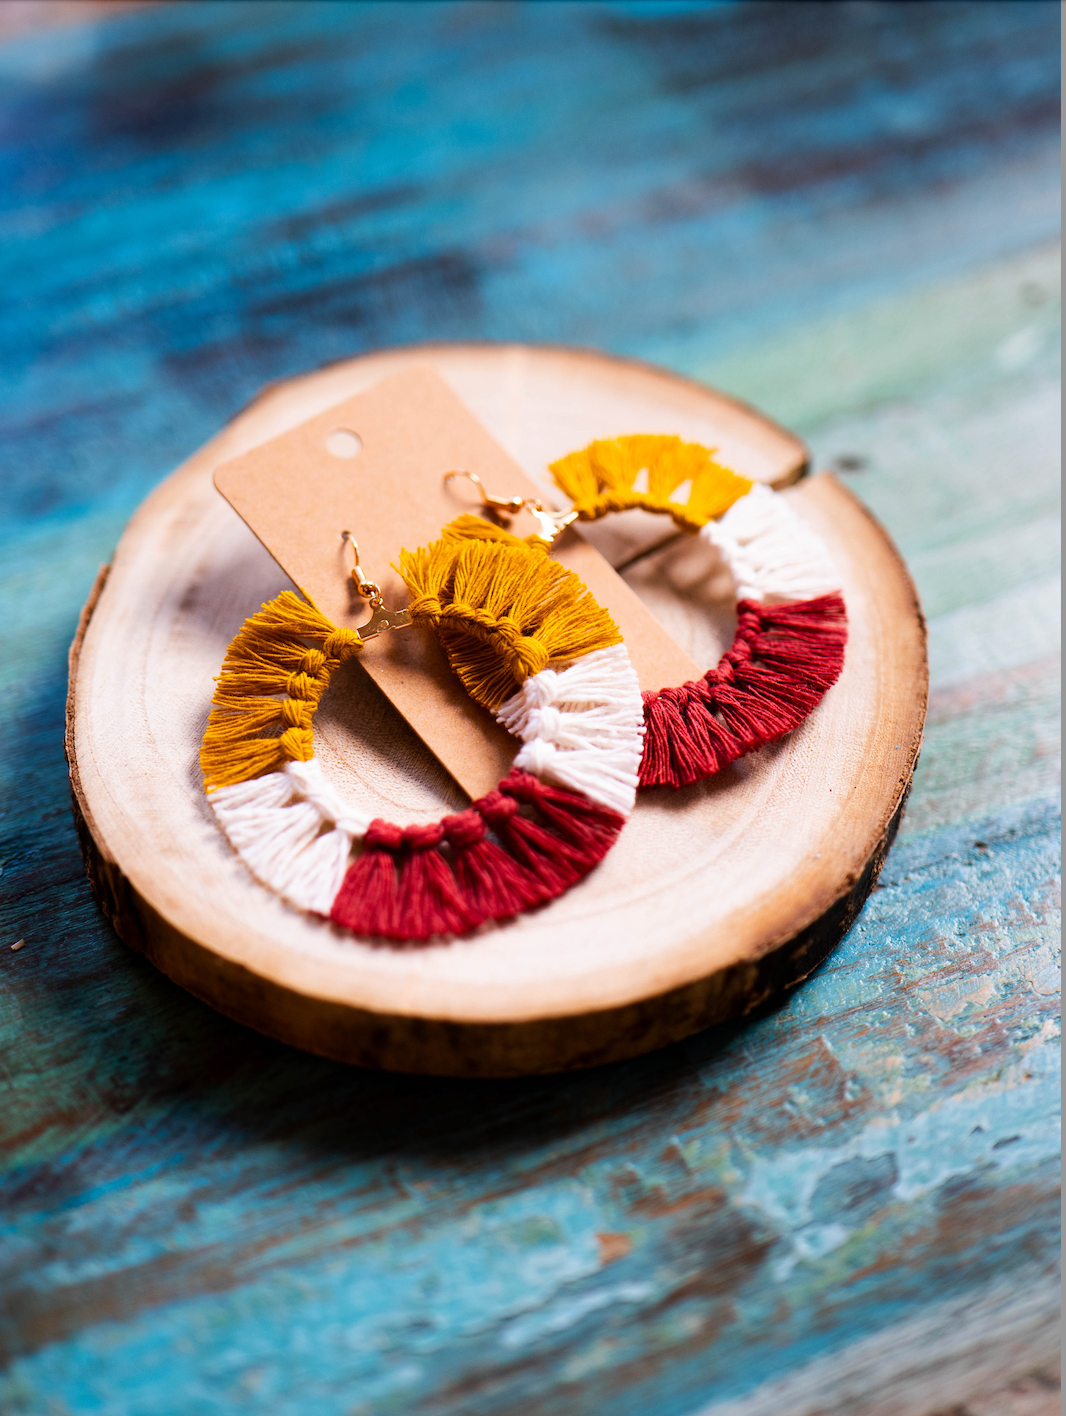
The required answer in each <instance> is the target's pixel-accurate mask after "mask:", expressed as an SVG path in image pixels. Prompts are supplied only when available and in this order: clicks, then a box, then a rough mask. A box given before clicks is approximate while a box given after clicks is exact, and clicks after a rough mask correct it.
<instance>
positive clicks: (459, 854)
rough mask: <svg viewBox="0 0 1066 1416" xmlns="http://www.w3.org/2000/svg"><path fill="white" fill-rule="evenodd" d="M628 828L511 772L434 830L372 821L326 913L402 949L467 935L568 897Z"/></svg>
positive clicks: (583, 801) (612, 814) (592, 806)
mask: <svg viewBox="0 0 1066 1416" xmlns="http://www.w3.org/2000/svg"><path fill="white" fill-rule="evenodd" d="M522 806H525V807H527V808H529V809H531V810H532V812H533V814H534V816H533V818H531V817H530V816H525V815H522V813H521V811H520V808H521V807H522ZM535 818H539V820H537V819H535ZM624 825H625V817H623V816H620V815H619V814H618V812H616V811H611V810H610V809H609V808H608V807H605V806H598V805H597V804H596V803H595V802H591V801H589V800H587V798H585V797H583V796H578V795H577V794H576V793H575V792H567V791H563V790H562V789H561V788H559V787H550V786H548V785H546V784H545V783H544V782H541V781H539V780H538V779H537V778H536V777H533V776H531V775H530V774H529V773H528V772H519V771H513V772H511V773H510V775H509V776H507V777H506V778H504V780H503V781H502V782H501V783H500V785H499V786H498V787H497V788H496V790H495V791H493V792H489V794H488V796H485V797H482V798H481V800H480V801H476V802H474V804H473V806H471V807H470V808H469V810H467V811H462V812H460V813H459V814H458V815H456V816H446V817H445V818H444V819H443V821H438V822H436V823H434V824H433V825H431V826H408V827H406V828H404V827H400V826H393V825H390V824H389V822H387V821H372V822H371V823H370V825H369V827H368V828H367V832H366V836H365V837H364V839H363V853H362V855H361V856H360V857H359V859H358V860H357V861H354V862H353V864H352V865H350V866H349V867H348V871H347V873H346V875H345V877H344V883H343V884H342V885H341V888H340V890H339V891H338V892H337V898H336V899H335V900H334V901H333V908H332V910H331V911H330V916H329V917H330V919H331V920H332V921H333V923H334V924H340V925H343V926H344V927H345V928H346V929H350V930H352V931H353V933H355V934H361V935H363V936H365V937H367V938H371V939H391V940H394V941H397V942H401V943H414V942H420V941H424V940H426V939H432V938H433V937H434V936H435V935H441V934H453V935H454V934H466V933H468V932H469V931H470V930H471V929H476V928H477V926H478V925H479V924H484V923H485V922H486V921H487V920H490V919H494V920H500V919H510V918H512V916H514V915H516V914H520V913H521V912H522V911H523V910H528V909H530V908H531V907H532V906H534V905H540V904H544V903H545V902H546V901H548V900H554V899H555V898H556V896H558V895H562V894H563V893H564V892H565V891H567V890H569V889H570V887H571V886H572V885H575V884H576V883H577V882H578V881H579V880H583V879H584V878H585V876H586V875H587V874H588V873H589V871H590V870H592V868H593V867H594V866H596V865H598V864H599V862H600V861H601V860H602V859H603V857H604V856H605V855H606V854H607V852H608V851H609V850H610V848H611V847H612V846H613V845H614V842H615V840H616V839H617V837H618V833H619V831H621V829H622V827H623V826H624ZM490 830H491V831H492V833H493V835H494V836H495V837H496V840H492V839H491V838H490V836H489V834H488V833H489V831H490ZM497 842H499V844H497ZM445 847H446V848H447V849H445Z"/></svg>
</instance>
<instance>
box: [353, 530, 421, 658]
mask: <svg viewBox="0 0 1066 1416" xmlns="http://www.w3.org/2000/svg"><path fill="white" fill-rule="evenodd" d="M341 541H342V543H343V542H345V541H347V543H348V544H349V545H350V546H351V548H352V554H353V555H354V557H355V564H354V565H353V566H352V569H351V576H352V579H353V580H354V581H355V586H356V589H357V590H358V591H359V593H360V595H362V597H363V599H364V600H368V601H369V602H370V610H371V614H370V618H369V619H368V620H367V622H366V623H365V624H361V625H357V626H356V628H357V631H358V634H359V637H360V639H364V640H365V639H373V638H374V637H375V635H378V634H380V633H381V631H382V630H383V629H405V628H406V627H407V626H408V625H409V624H410V623H411V612H410V610H387V609H386V608H385V601H384V600H383V599H382V596H381V586H380V585H378V584H376V582H375V581H373V580H371V579H369V577H368V576H367V575H366V573H365V572H364V570H363V568H362V566H361V565H360V564H359V542H358V541H357V540H356V539H355V537H354V536H353V535H352V533H351V532H350V531H342V532H341Z"/></svg>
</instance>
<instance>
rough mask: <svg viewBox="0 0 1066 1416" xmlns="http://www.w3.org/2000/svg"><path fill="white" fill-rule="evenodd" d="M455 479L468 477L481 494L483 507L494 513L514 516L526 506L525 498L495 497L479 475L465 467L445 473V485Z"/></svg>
mask: <svg viewBox="0 0 1066 1416" xmlns="http://www.w3.org/2000/svg"><path fill="white" fill-rule="evenodd" d="M453 477H468V478H469V479H470V481H471V482H473V484H474V486H475V487H477V489H478V491H479V492H480V493H481V501H482V505H483V506H488V507H491V508H492V510H493V511H506V512H510V514H511V515H512V516H513V515H514V514H515V512H518V511H521V510H522V508H523V507H524V506H525V504H526V502H525V498H524V497H494V496H493V495H492V493H491V492H487V491H486V490H485V483H484V482H483V481H482V480H481V478H480V477H479V476H478V475H477V473H476V472H468V471H467V470H466V468H465V467H464V468H461V469H460V470H458V471H455V472H445V474H444V482H445V485H447V483H449V482H450V481H451V480H452V478H453Z"/></svg>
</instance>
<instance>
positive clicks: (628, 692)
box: [200, 517, 644, 942]
mask: <svg viewBox="0 0 1066 1416" xmlns="http://www.w3.org/2000/svg"><path fill="white" fill-rule="evenodd" d="M478 520H479V518H477V517H461V518H459V521H458V522H455V523H452V524H451V525H450V526H448V527H446V528H445V529H444V532H443V534H442V536H441V539H440V540H439V541H437V542H435V543H434V544H433V545H431V546H429V547H428V548H425V549H422V550H418V551H414V552H409V551H404V552H402V554H401V557H400V565H399V567H398V570H399V572H400V574H401V576H402V577H403V579H404V581H405V583H406V585H407V588H408V590H409V592H410V594H411V603H410V605H409V607H408V608H407V609H406V610H400V611H391V610H387V609H386V608H385V607H384V604H383V603H382V598H381V592H380V590H379V588H378V586H377V585H375V584H373V583H372V582H370V581H369V580H368V579H367V578H366V576H365V575H364V574H363V572H362V571H361V569H360V567H359V551H358V547H357V546H356V544H355V541H354V540H353V539H352V537H351V534H350V533H349V532H344V533H342V534H343V535H344V537H345V538H346V539H347V540H348V541H349V542H350V544H351V545H352V547H353V549H354V551H355V566H354V568H353V570H352V576H353V578H354V579H355V581H356V583H357V585H358V587H359V591H360V593H361V594H362V595H363V596H364V597H365V598H366V599H367V600H368V601H369V603H370V607H371V610H372V614H371V618H370V619H369V620H368V621H367V622H366V624H364V625H362V626H360V628H359V629H357V630H355V629H344V628H339V627H338V626H337V625H335V624H333V623H332V622H331V621H330V620H329V619H327V618H326V616H325V615H323V614H321V613H320V612H319V611H318V610H317V609H316V608H315V606H314V605H313V604H310V603H309V602H308V601H307V600H306V599H303V598H301V597H300V596H299V595H296V594H294V593H293V592H292V591H284V592H283V593H282V594H280V595H278V596H277V597H276V598H275V599H273V600H271V601H270V602H269V603H267V604H265V605H263V607H262V608H261V609H260V610H259V611H258V613H256V614H254V615H252V616H251V618H249V619H248V620H246V621H245V622H244V624H243V625H242V627H241V629H240V630H239V631H238V633H237V635H236V637H235V638H234V640H233V642H232V643H231V644H230V646H229V649H228V651H227V653H226V658H225V660H224V662H223V665H222V672H221V674H220V676H219V678H218V680H217V684H218V687H217V689H216V692H215V695H214V698H213V699H212V708H211V713H210V717H209V720H208V724H207V729H206V731H205V733H204V738H203V744H202V748H201V753H200V765H201V769H202V771H203V776H204V785H205V788H206V791H207V793H208V800H209V802H210V804H211V807H212V809H213V811H214V814H215V818H216V820H217V821H218V824H219V825H220V827H221V828H222V830H223V832H224V833H225V835H226V836H227V838H228V839H229V841H230V843H231V845H232V846H233V847H234V849H235V850H236V852H237V854H238V855H239V856H240V857H241V859H242V860H243V861H244V863H245V865H246V866H247V867H248V869H249V870H250V871H251V872H252V874H253V875H255V876H256V878H257V879H259V880H260V881H261V882H262V883H263V884H265V885H267V886H268V887H269V888H270V889H272V890H274V891H276V892H277V893H278V894H279V895H281V896H282V897H283V898H284V899H286V900H287V901H289V903H291V904H293V905H296V906H298V907H299V908H301V909H304V910H307V911H310V912H312V913H314V914H318V915H322V916H325V917H327V918H329V919H330V920H332V921H333V923H334V924H337V925H340V926H342V927H344V928H347V929H349V930H351V931H353V932H354V933H355V934H358V935H362V936H366V937H369V938H381V939H389V940H394V941H399V942H413V941H424V940H426V939H430V938H432V937H434V936H439V935H455V934H464V933H466V932H468V931H469V930H472V929H475V928H476V927H477V926H478V925H480V924H483V923H485V922H486V921H488V920H504V919H509V918H511V917H512V916H514V915H517V914H519V913H521V912H522V911H524V910H527V909H530V908H532V907H534V906H536V905H540V904H543V903H545V902H546V901H548V900H552V899H555V898H556V897H557V896H559V895H561V894H563V893H564V892H565V891H566V890H568V889H569V888H570V887H571V886H572V885H575V884H577V882H578V881H580V880H582V879H583V878H584V877H585V876H586V875H587V874H588V873H589V871H590V870H592V869H593V867H594V866H595V865H596V864H597V863H598V862H599V861H600V860H602V859H603V857H604V856H605V855H606V854H607V851H608V850H609V849H610V848H611V846H612V845H613V844H614V841H615V840H616V838H617V836H618V833H619V831H620V830H621V829H622V826H623V825H624V823H625V820H626V817H627V816H628V815H629V813H630V812H631V811H632V809H633V803H634V798H635V794H636V788H637V782H638V770H639V765H640V758H641V748H642V740H643V733H644V725H643V711H642V704H641V695H640V688H639V686H638V683H637V678H636V674H635V673H634V671H633V668H632V666H631V665H630V662H629V656H628V654H627V653H626V650H625V647H624V645H623V644H622V642H621V636H620V634H619V632H618V629H617V627H616V625H615V624H614V622H613V620H612V619H611V617H610V615H609V614H608V613H607V611H606V610H604V609H603V608H602V607H601V606H600V605H598V604H597V603H596V601H595V600H594V599H593V597H592V595H591V594H590V593H589V592H588V590H587V589H586V587H585V586H584V585H583V584H582V582H581V581H580V580H579V579H578V577H577V576H576V575H575V574H574V573H573V572H572V571H569V570H566V569H565V568H564V567H563V566H561V565H559V564H558V563H557V562H555V561H552V560H551V559H549V557H548V556H547V555H546V554H545V551H546V549H547V547H546V544H545V543H543V542H538V544H537V545H536V546H534V545H531V544H529V543H527V542H524V541H521V540H519V539H518V538H517V537H514V536H509V535H508V534H507V533H500V534H499V535H495V536H494V535H491V534H490V535H489V536H488V537H487V538H471V536H470V535H469V527H467V526H466V525H465V524H464V523H467V522H476V521H478ZM482 524H485V525H487V523H482ZM494 529H495V528H490V532H491V530H494ZM533 539H534V540H536V538H533ZM412 623H413V624H423V625H427V626H430V627H431V628H433V629H434V630H435V631H436V633H437V634H438V635H439V636H440V639H441V642H442V643H443V645H444V647H445V649H446V652H447V654H448V657H449V660H450V661H451V663H452V665H453V666H454V668H455V669H456V671H457V673H458V674H459V677H460V678H461V680H462V681H463V683H464V685H465V686H466V688H467V690H468V691H469V692H470V694H471V695H472V697H474V698H475V699H476V701H477V702H478V703H480V704H482V705H483V706H484V707H486V708H489V709H490V710H492V711H493V712H495V714H496V716H497V720H498V721H499V722H500V723H502V724H503V725H504V726H505V727H506V728H507V729H508V730H509V731H510V732H511V733H513V734H514V735H515V737H517V738H519V739H520V740H521V743H522V747H521V749H520V751H519V753H518V756H517V757H516V758H515V762H514V765H513V767H512V770H511V772H510V773H509V775H508V776H507V777H506V778H505V779H504V780H503V781H502V782H501V783H500V784H499V786H498V787H497V788H496V790H495V791H492V792H490V793H489V794H488V796H485V797H482V798H481V799H480V800H479V801H475V802H474V803H473V804H472V806H471V807H470V808H469V809H468V810H466V811H462V812H458V813H456V814H453V815H449V816H445V817H444V818H443V819H442V820H441V821H439V822H434V823H432V824H430V825H416V826H407V827H401V826H396V825H393V824H391V823H389V822H386V821H382V820H380V819H376V818H375V819H371V815H370V813H369V812H367V811H365V810H362V809H360V808H359V807H358V806H357V805H353V804H350V803H348V802H346V801H344V800H342V798H341V797H340V795H339V794H338V793H337V791H336V790H335V789H334V788H333V786H332V785H331V784H330V783H329V782H328V781H327V779H326V777H325V775H324V773H323V772H322V769H321V767H320V766H319V763H318V762H317V760H316V759H315V756H314V732H313V719H314V714H315V710H316V709H317V707H318V705H319V702H320V701H321V698H322V694H323V693H324V692H325V690H326V687H327V686H328V684H329V682H330V679H331V678H332V676H333V674H334V673H335V671H336V670H337V668H338V667H339V666H340V665H341V664H342V663H343V662H344V661H345V660H346V659H348V658H351V657H352V656H353V655H357V654H359V653H360V652H361V650H362V648H363V645H364V643H365V642H366V641H367V640H368V639H371V638H373V637H374V636H375V635H377V634H379V633H381V632H383V631H384V630H386V629H400V628H403V627H404V626H406V625H409V624H412ZM359 846H361V851H360V853H359V854H358V856H357V858H355V859H352V851H353V847H359Z"/></svg>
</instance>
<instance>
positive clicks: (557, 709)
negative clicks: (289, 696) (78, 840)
mask: <svg viewBox="0 0 1066 1416" xmlns="http://www.w3.org/2000/svg"><path fill="white" fill-rule="evenodd" d="M499 721H500V722H501V723H503V724H504V726H505V727H507V728H509V729H510V731H511V732H512V733H514V734H515V735H516V736H518V737H521V739H522V741H523V744H524V746H523V747H522V749H521V751H520V752H519V754H518V757H517V758H516V761H515V765H516V766H517V767H521V768H522V769H523V770H525V771H527V772H533V773H534V774H535V775H537V776H538V777H544V778H545V779H547V780H549V781H553V782H556V783H557V784H558V785H559V786H562V787H566V788H568V789H569V790H571V791H576V792H581V793H582V794H583V795H585V796H587V797H589V798H590V800H592V801H596V802H600V803H601V804H602V805H604V806H609V807H611V808H612V809H613V810H615V811H618V812H621V813H622V814H623V815H626V816H628V814H629V813H630V812H631V811H632V810H633V802H634V799H635V796H636V790H637V773H638V771H639V769H640V754H641V750H642V747H643V737H644V704H643V701H642V699H641V696H640V686H639V685H638V683H637V676H636V674H635V673H634V671H633V668H632V666H631V664H630V662H629V655H628V654H627V653H626V651H625V648H624V646H622V645H620V644H619V645H616V646H615V647H614V648H612V649H601V650H599V651H598V652H597V653H595V654H587V655H586V656H585V657H584V658H583V659H579V660H578V661H577V663H576V664H573V665H572V666H571V667H570V668H568V669H564V670H562V671H561V672H558V673H557V672H556V671H555V670H553V669H545V670H543V671H542V672H541V673H539V674H534V675H533V677H532V678H529V679H527V680H526V682H525V683H524V684H523V685H522V689H521V691H520V692H519V693H517V694H516V695H515V696H514V697H513V698H511V699H510V700H509V701H508V702H507V703H505V704H504V705H503V707H502V708H501V709H500V712H499ZM208 801H209V802H210V803H211V807H212V810H213V811H214V813H215V817H216V819H217V821H218V824H219V825H220V826H221V827H222V830H223V831H224V832H225V834H226V836H227V838H228V839H229V842H230V844H231V845H232V846H233V849H234V850H235V851H236V852H237V854H238V855H239V856H240V858H241V859H242V860H243V861H244V863H245V865H246V866H247V867H248V869H249V870H250V871H251V872H252V874H253V875H254V876H255V877H256V878H257V879H258V880H260V881H262V883H263V884H264V885H266V886H268V887H269V888H270V889H271V890H274V891H276V893H277V894H279V895H281V896H282V897H283V898H284V899H286V900H288V901H289V902H290V903H291V904H294V905H297V906H298V907H299V908H300V909H304V910H312V911H314V912H315V913H316V914H323V915H328V914H329V912H330V910H331V909H332V907H333V901H334V899H335V898H336V896H337V892H338V890H340V888H341V885H342V884H343V881H344V874H345V871H346V870H347V869H348V864H349V860H350V857H351V851H352V844H353V842H354V841H356V840H357V839H360V838H361V837H362V836H363V835H364V833H365V832H366V828H367V827H368V826H369V825H370V821H371V819H372V818H371V816H370V815H369V814H367V813H366V812H361V811H359V810H358V809H356V808H353V807H351V806H350V805H348V803H347V802H345V801H344V800H343V798H342V797H341V796H340V795H339V794H338V793H337V792H336V791H335V790H334V789H333V787H332V786H330V784H329V782H328V781H327V780H326V777H325V774H324V773H323V771H322V768H321V767H320V766H319V764H318V762H317V761H315V760H314V759H312V760H311V761H310V762H289V763H286V765H285V767H284V768H283V769H282V770H281V771H279V772H269V773H267V774H266V776H263V777H253V778H252V780H251V781H248V782H239V783H237V785H235V786H232V787H219V788H218V789H217V790H216V791H213V792H211V793H210V794H209V796H208Z"/></svg>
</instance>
